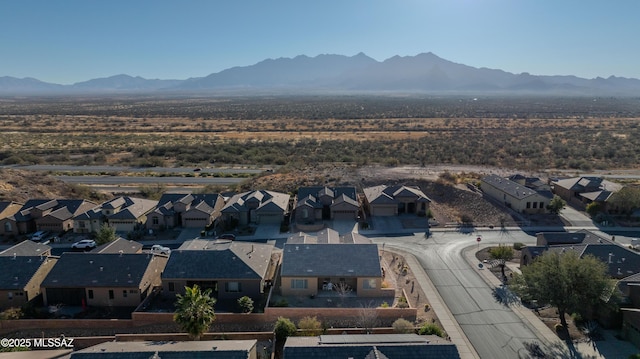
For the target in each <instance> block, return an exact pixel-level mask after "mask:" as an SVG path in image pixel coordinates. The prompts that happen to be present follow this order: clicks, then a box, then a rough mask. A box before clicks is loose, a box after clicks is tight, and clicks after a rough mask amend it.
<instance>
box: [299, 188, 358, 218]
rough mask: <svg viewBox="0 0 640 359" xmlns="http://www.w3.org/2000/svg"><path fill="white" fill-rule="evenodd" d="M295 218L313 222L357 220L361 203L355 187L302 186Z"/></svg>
mask: <svg viewBox="0 0 640 359" xmlns="http://www.w3.org/2000/svg"><path fill="white" fill-rule="evenodd" d="M294 208H295V214H294V217H295V220H296V222H300V223H312V222H315V221H321V220H330V219H332V220H357V219H358V210H359V209H360V204H359V203H358V197H357V194H356V188H355V187H326V186H325V187H319V186H316V187H300V188H299V189H298V195H297V200H296V204H295V205H294Z"/></svg>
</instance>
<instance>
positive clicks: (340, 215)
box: [333, 211, 356, 221]
mask: <svg viewBox="0 0 640 359" xmlns="http://www.w3.org/2000/svg"><path fill="white" fill-rule="evenodd" d="M333 219H334V220H338V221H344V220H349V221H353V220H355V219H356V214H355V213H354V212H353V211H333Z"/></svg>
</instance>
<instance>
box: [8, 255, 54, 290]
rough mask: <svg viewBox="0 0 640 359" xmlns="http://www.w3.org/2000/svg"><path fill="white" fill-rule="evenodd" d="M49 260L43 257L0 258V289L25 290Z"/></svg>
mask: <svg viewBox="0 0 640 359" xmlns="http://www.w3.org/2000/svg"><path fill="white" fill-rule="evenodd" d="M47 260H50V259H47V258H46V257H41V256H16V257H15V258H14V257H13V256H3V257H0V268H2V270H0V289H3V290H6V289H23V288H24V287H25V286H26V285H27V283H28V282H29V281H30V280H31V278H32V277H33V275H34V274H35V273H36V271H37V270H38V269H39V268H40V266H41V265H42V264H43V262H44V261H47Z"/></svg>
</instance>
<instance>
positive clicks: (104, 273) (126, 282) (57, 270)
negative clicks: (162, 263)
mask: <svg viewBox="0 0 640 359" xmlns="http://www.w3.org/2000/svg"><path fill="white" fill-rule="evenodd" d="M152 260H159V259H157V258H155V257H154V256H152V255H148V254H112V253H74V252H65V253H63V254H62V256H60V259H59V260H58V262H57V263H56V265H55V266H53V269H51V272H49V274H48V275H47V277H46V278H45V279H44V281H43V282H42V286H43V287H49V288H65V287H67V288H69V287H114V286H118V287H138V286H139V284H140V282H141V280H142V277H143V275H144V272H145V271H146V270H147V267H148V266H149V264H150V263H151V261H152Z"/></svg>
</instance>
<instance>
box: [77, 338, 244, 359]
mask: <svg viewBox="0 0 640 359" xmlns="http://www.w3.org/2000/svg"><path fill="white" fill-rule="evenodd" d="M256 344H257V341H256V340H200V341H166V342H152V341H142V342H113V341H112V342H105V343H101V344H98V345H94V346H92V347H89V348H86V349H82V350H79V351H76V352H73V353H72V354H71V358H72V359H91V358H96V359H105V358H114V359H116V358H117V359H120V358H123V359H138V358H140V359H149V358H152V357H153V356H154V355H155V354H157V356H158V358H161V359H174V358H189V359H190V358H194V359H200V358H216V359H247V358H250V357H251V356H250V355H249V353H250V352H252V351H254V350H255V346H256Z"/></svg>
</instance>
